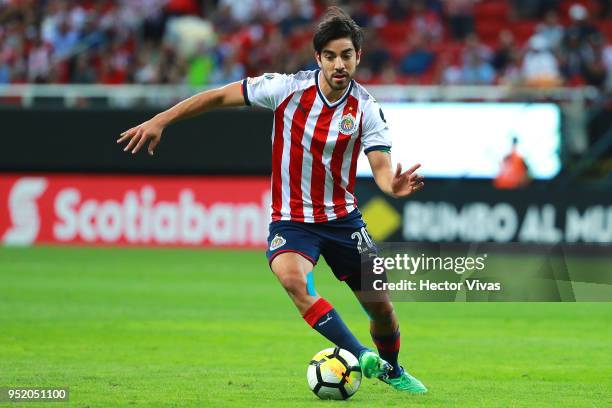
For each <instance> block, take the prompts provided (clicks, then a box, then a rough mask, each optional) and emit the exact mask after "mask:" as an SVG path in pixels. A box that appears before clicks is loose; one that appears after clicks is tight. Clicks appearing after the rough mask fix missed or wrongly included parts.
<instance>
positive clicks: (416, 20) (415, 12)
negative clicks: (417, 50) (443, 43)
mask: <svg viewBox="0 0 612 408" xmlns="http://www.w3.org/2000/svg"><path fill="white" fill-rule="evenodd" d="M410 27H411V30H412V32H418V33H421V34H423V35H425V36H426V37H427V40H428V41H432V42H437V41H440V40H441V39H442V35H443V32H444V31H443V29H442V23H441V21H440V17H439V16H438V14H437V13H436V12H434V11H432V10H429V9H427V4H426V2H425V0H416V1H415V2H414V3H412V17H411V19H410Z"/></svg>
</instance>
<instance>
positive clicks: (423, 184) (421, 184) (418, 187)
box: [413, 182, 425, 191]
mask: <svg viewBox="0 0 612 408" xmlns="http://www.w3.org/2000/svg"><path fill="white" fill-rule="evenodd" d="M423 186H425V183H423V182H420V183H419V184H417V185H416V186H415V187H414V188H413V191H419V190H420V189H422V188H423Z"/></svg>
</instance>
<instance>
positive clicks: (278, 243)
mask: <svg viewBox="0 0 612 408" xmlns="http://www.w3.org/2000/svg"><path fill="white" fill-rule="evenodd" d="M286 243H287V240H286V239H285V238H283V237H282V236H281V235H279V234H276V235H275V236H274V238H272V241H271V242H270V251H275V250H277V249H278V248H280V247H282V246H283V245H285V244H286Z"/></svg>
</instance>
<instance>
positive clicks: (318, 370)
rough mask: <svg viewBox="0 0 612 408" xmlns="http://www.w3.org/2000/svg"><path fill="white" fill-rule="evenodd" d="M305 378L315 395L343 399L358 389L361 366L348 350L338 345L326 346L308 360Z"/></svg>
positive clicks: (323, 397)
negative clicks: (334, 346) (333, 346)
mask: <svg viewBox="0 0 612 408" xmlns="http://www.w3.org/2000/svg"><path fill="white" fill-rule="evenodd" d="M306 378H307V379H308V385H309V386H310V389H311V390H312V392H314V393H315V394H317V397H319V398H321V399H334V400H345V399H347V398H349V397H350V396H351V395H353V394H355V393H356V392H357V390H358V389H359V385H360V384H361V368H359V361H357V358H356V357H355V356H354V355H352V354H351V353H350V352H348V351H346V350H344V349H341V348H339V347H336V348H327V349H325V350H321V351H319V352H318V353H317V354H315V356H314V357H313V358H312V360H310V363H309V364H308V371H307V372H306Z"/></svg>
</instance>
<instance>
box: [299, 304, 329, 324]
mask: <svg viewBox="0 0 612 408" xmlns="http://www.w3.org/2000/svg"><path fill="white" fill-rule="evenodd" d="M333 308H334V307H333V306H332V305H331V304H330V303H329V302H328V301H327V300H325V299H323V298H320V299H319V300H317V301H316V302H314V303H313V304H312V306H310V308H309V309H308V310H307V311H306V313H304V315H303V316H302V317H303V318H304V320H306V323H308V324H309V325H310V327H314V325H315V324H316V323H317V322H318V321H319V319H321V317H323V316H325V314H326V313H328V312H329V311H330V310H332V309H333Z"/></svg>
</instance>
